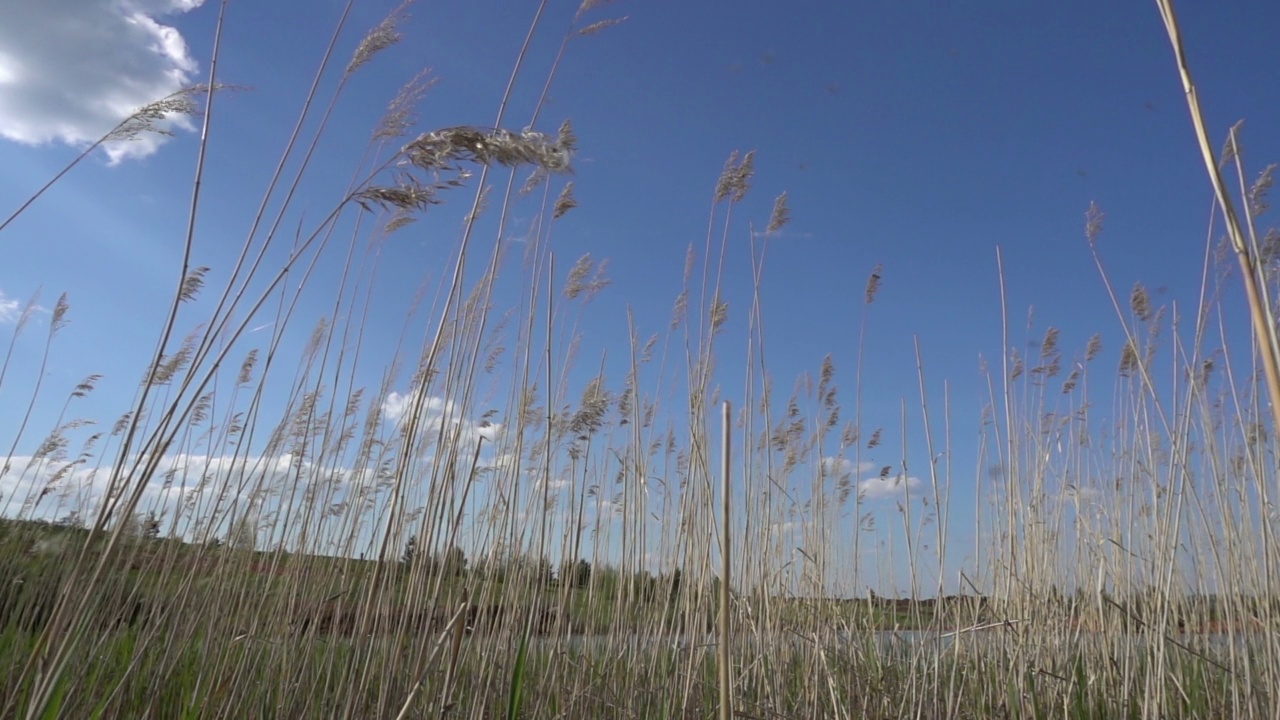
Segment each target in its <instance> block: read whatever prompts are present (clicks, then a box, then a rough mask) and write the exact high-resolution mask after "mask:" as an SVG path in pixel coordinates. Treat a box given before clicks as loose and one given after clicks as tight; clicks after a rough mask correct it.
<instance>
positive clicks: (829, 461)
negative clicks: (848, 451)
mask: <svg viewBox="0 0 1280 720" xmlns="http://www.w3.org/2000/svg"><path fill="white" fill-rule="evenodd" d="M873 467H875V463H871V462H866V461H863V462H860V463H855V462H854V461H852V460H850V459H848V458H842V457H824V458H822V470H823V472H825V473H826V474H827V475H844V474H845V473H860V472H866V471H868V470H870V469H871V468H873Z"/></svg>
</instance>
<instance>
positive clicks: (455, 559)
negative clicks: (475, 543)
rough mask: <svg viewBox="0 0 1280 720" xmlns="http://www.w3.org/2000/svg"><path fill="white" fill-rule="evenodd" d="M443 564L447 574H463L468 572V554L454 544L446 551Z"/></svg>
mask: <svg viewBox="0 0 1280 720" xmlns="http://www.w3.org/2000/svg"><path fill="white" fill-rule="evenodd" d="M441 565H442V567H441V569H442V570H443V571H444V573H445V574H446V575H455V576H462V575H464V574H466V572H467V556H466V555H465V554H463V552H462V548H460V547H458V546H457V545H454V546H453V547H451V548H449V549H448V550H446V551H445V553H444V559H443V560H442V561H441Z"/></svg>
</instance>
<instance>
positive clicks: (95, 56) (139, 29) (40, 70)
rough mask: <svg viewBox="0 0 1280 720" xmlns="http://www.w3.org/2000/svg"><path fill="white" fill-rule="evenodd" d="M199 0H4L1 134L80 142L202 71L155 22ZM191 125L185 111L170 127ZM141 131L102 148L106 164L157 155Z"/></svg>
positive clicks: (155, 139)
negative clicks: (111, 0)
mask: <svg viewBox="0 0 1280 720" xmlns="http://www.w3.org/2000/svg"><path fill="white" fill-rule="evenodd" d="M203 3H204V0H115V1H113V2H103V1H102V0H59V2H9V3H6V4H5V5H4V9H3V11H0V137H4V138H6V139H8V140H12V141H14V142H18V143H22V144H24V145H45V144H49V143H64V144H67V145H71V146H84V145H87V144H89V143H92V142H95V141H96V140H98V139H99V138H101V137H102V136H104V135H106V134H107V133H108V132H110V131H111V129H112V128H114V127H115V126H116V125H117V124H119V123H120V121H122V120H123V119H125V118H126V117H128V116H129V115H130V114H131V113H133V112H134V111H135V110H137V109H138V108H139V107H141V106H143V105H146V104H147V103H150V102H153V101H156V100H159V99H161V98H163V97H165V96H166V95H169V94H171V93H173V92H174V91H176V90H178V89H179V88H181V87H182V86H184V85H187V84H189V83H190V82H191V78H192V76H193V74H194V73H195V72H196V71H197V70H198V69H199V66H198V64H197V63H196V61H195V60H194V59H193V58H192V57H191V55H190V53H189V51H188V49H187V44H186V41H185V40H184V39H183V37H182V35H181V33H179V32H178V30H177V29H175V28H174V27H172V26H170V25H165V24H163V23H161V22H160V21H159V20H158V18H164V17H166V16H170V15H174V14H179V13H185V12H189V11H191V10H194V9H195V8H197V7H199V6H200V5H202V4H203ZM175 126H176V127H179V128H183V129H190V128H191V127H192V125H191V123H190V122H189V121H188V120H187V119H186V118H182V117H177V118H173V119H171V120H169V121H168V127H175ZM165 140H167V138H166V137H165V136H163V135H158V134H156V133H145V134H143V135H140V136H138V137H137V138H136V139H134V140H131V141H127V142H115V143H111V144H109V145H107V146H104V149H105V151H106V153H107V156H108V158H109V161H110V162H111V164H116V163H119V162H120V161H121V160H123V159H125V158H142V157H146V156H148V155H151V154H152V153H154V152H155V151H156V150H157V149H158V148H159V147H160V145H161V144H163V143H164V142H165Z"/></svg>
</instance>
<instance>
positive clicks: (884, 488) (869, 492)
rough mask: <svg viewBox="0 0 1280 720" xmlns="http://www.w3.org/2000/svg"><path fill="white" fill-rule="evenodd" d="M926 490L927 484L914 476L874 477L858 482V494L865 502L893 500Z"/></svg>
mask: <svg viewBox="0 0 1280 720" xmlns="http://www.w3.org/2000/svg"><path fill="white" fill-rule="evenodd" d="M925 488H926V485H925V482H924V481H923V480H921V479H920V478H918V477H915V476H914V475H912V476H910V477H903V476H902V475H900V474H899V475H891V476H889V477H873V478H867V479H865V480H859V481H858V492H860V493H861V494H862V498H863V499H864V500H892V499H895V498H903V497H907V496H909V495H915V494H917V493H918V492H919V491H921V490H924V489H925Z"/></svg>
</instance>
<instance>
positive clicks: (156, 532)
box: [138, 510, 160, 540]
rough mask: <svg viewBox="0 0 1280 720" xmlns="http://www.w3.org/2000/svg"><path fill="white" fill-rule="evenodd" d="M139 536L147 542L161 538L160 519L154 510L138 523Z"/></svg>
mask: <svg viewBox="0 0 1280 720" xmlns="http://www.w3.org/2000/svg"><path fill="white" fill-rule="evenodd" d="M138 534H139V535H141V536H142V537H143V539H145V540H155V539H157V538H159V537H160V518H158V517H156V513H155V511H154V510H152V511H151V512H148V513H147V516H146V517H144V518H142V520H141V521H140V522H139V523H138Z"/></svg>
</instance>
